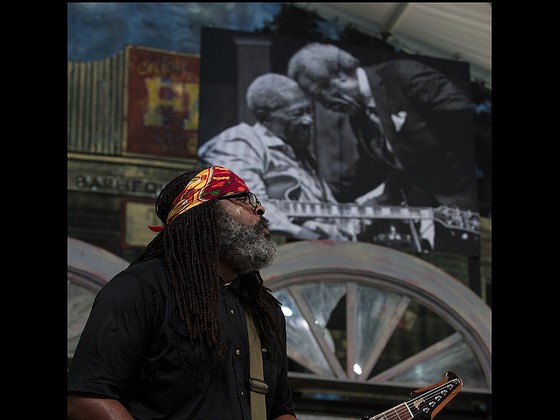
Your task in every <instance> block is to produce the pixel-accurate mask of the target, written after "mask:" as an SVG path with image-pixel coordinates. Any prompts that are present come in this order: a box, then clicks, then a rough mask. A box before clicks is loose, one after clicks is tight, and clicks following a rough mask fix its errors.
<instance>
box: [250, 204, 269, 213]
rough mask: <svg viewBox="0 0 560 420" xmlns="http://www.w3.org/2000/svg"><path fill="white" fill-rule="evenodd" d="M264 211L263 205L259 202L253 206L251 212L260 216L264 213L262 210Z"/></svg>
mask: <svg viewBox="0 0 560 420" xmlns="http://www.w3.org/2000/svg"><path fill="white" fill-rule="evenodd" d="M265 211H266V209H265V208H264V206H263V205H262V204H261V203H259V204H257V205H256V206H255V208H254V209H253V212H254V213H255V214H256V215H257V216H262V215H263V214H264V212H265Z"/></svg>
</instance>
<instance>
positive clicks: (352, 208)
mask: <svg viewBox="0 0 560 420" xmlns="http://www.w3.org/2000/svg"><path fill="white" fill-rule="evenodd" d="M269 202H270V203H271V204H273V205H275V206H276V207H277V208H279V209H280V210H282V211H283V212H284V213H286V214H287V215H288V216H290V217H302V218H334V219H337V218H338V219H399V220H422V219H424V220H433V221H436V222H439V223H441V224H443V225H444V226H446V227H448V228H452V229H461V230H465V231H469V232H472V233H479V232H480V217H479V214H478V213H477V212H473V211H470V210H459V209H456V208H451V207H445V206H441V207H436V208H432V207H402V206H381V205H368V206H360V205H358V204H352V203H311V202H302V201H284V200H272V199H271V200H269ZM265 205H266V203H265Z"/></svg>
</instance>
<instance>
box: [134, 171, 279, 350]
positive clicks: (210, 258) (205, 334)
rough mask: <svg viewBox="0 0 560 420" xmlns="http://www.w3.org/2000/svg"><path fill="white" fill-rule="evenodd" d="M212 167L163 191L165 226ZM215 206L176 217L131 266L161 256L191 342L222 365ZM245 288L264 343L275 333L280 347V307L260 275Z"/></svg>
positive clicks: (160, 207) (159, 208) (160, 208)
mask: <svg viewBox="0 0 560 420" xmlns="http://www.w3.org/2000/svg"><path fill="white" fill-rule="evenodd" d="M208 167H210V165H206V164H201V165H198V166H196V167H195V168H193V169H191V170H188V171H186V172H183V173H182V174H180V175H179V176H177V177H176V178H174V179H173V180H172V181H170V182H169V183H168V184H167V185H166V186H165V187H164V188H163V189H162V191H161V192H160V194H159V195H158V198H157V200H156V214H157V216H158V217H159V219H160V220H162V221H163V222H164V224H165V222H166V220H167V215H168V214H169V211H170V210H171V205H172V203H173V201H174V200H175V198H176V197H177V196H178V195H179V194H180V193H181V192H182V190H183V189H184V188H185V186H186V185H187V184H188V183H189V181H190V180H191V179H192V178H193V177H194V176H195V175H197V174H198V173H199V172H200V171H202V170H204V169H206V168H208ZM216 205H217V203H216V200H210V201H207V202H205V203H203V204H200V205H198V206H195V207H193V208H191V209H189V210H188V211H186V212H184V213H183V214H181V215H179V216H178V217H176V218H175V219H174V220H173V221H172V222H171V223H169V224H167V225H165V228H164V229H163V230H162V231H161V232H159V233H158V234H157V236H156V237H155V238H154V239H153V240H152V241H151V242H150V243H149V244H148V245H147V247H146V249H145V250H144V251H143V253H142V254H141V255H140V256H139V257H138V258H136V259H135V260H134V261H133V262H132V264H136V263H139V262H141V261H145V260H148V259H151V258H158V257H159V258H163V259H165V262H166V266H167V269H168V271H169V274H170V276H171V281H172V285H173V289H174V292H175V299H176V302H177V307H178V310H179V315H180V317H181V319H182V320H183V321H184V322H185V325H186V327H187V331H189V337H190V340H191V342H193V343H202V344H204V345H205V346H206V347H207V349H208V350H209V352H210V354H211V355H213V357H214V360H215V361H216V360H222V359H223V356H224V354H225V345H224V343H223V341H222V335H221V329H220V298H221V291H220V287H221V285H222V283H221V281H220V279H219V275H218V261H219V257H220V256H219V249H220V247H219V236H218V229H217V223H216ZM244 280H245V279H244ZM243 287H244V289H246V292H247V295H248V296H249V299H250V301H249V302H245V304H246V305H247V306H248V307H249V308H250V310H251V311H252V313H253V317H254V319H255V322H256V324H257V326H258V328H259V331H260V334H261V337H263V344H264V343H269V348H271V347H272V343H273V342H274V340H269V339H268V338H267V337H268V336H269V335H270V334H271V332H273V334H275V335H276V337H277V339H279V340H280V341H278V342H283V341H284V339H283V335H282V331H281V329H280V325H278V322H277V319H275V312H274V309H275V308H274V306H275V305H279V302H278V301H277V300H276V299H275V298H274V296H273V295H272V294H271V293H269V292H268V290H267V289H266V288H265V287H264V286H263V282H262V278H261V277H260V274H258V273H256V276H251V278H250V279H249V278H247V283H246V284H244V286H243ZM276 313H277V312H276ZM216 349H217V350H216ZM214 350H216V352H214Z"/></svg>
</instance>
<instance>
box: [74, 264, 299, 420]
mask: <svg viewBox="0 0 560 420" xmlns="http://www.w3.org/2000/svg"><path fill="white" fill-rule="evenodd" d="M239 281H240V280H239V278H238V279H236V280H235V281H234V282H233V283H232V284H231V285H230V286H224V287H222V298H223V299H222V303H223V305H221V310H220V321H221V324H222V336H223V340H224V343H225V345H226V355H225V358H224V361H223V362H222V363H221V365H220V366H217V367H215V366H214V367H212V366H211V364H210V359H209V355H208V353H207V351H206V350H205V348H204V346H203V345H193V344H192V343H191V342H190V340H189V336H188V331H187V328H186V325H185V324H184V322H183V321H182V320H181V319H180V317H179V315H178V311H177V307H176V303H175V299H174V294H173V290H172V286H171V281H170V279H169V276H168V274H167V270H166V269H165V264H164V262H163V260H160V259H154V260H149V261H146V262H144V263H141V264H137V265H134V266H131V267H129V268H127V269H126V270H124V271H123V272H122V273H120V274H118V275H116V276H115V277H114V278H113V279H112V280H110V281H109V282H108V283H107V284H106V285H105V286H104V287H103V288H102V289H101V290H100V291H99V293H98V294H97V296H96V298H95V301H94V304H93V306H92V311H91V314H90V317H89V319H88V322H87V323H86V326H85V327H84V330H83V332H82V335H81V338H80V342H79V344H78V346H77V348H76V352H75V353H74V357H73V360H72V363H71V365H70V368H69V372H68V391H69V392H84V393H90V394H94V395H98V396H103V397H108V398H114V399H117V400H119V401H121V402H122V403H123V404H124V405H125V406H126V407H127V408H128V409H129V410H130V412H131V414H132V416H133V417H134V418H135V419H146V420H148V419H149V420H155V419H177V420H178V419H185V420H186V419H189V420H191V419H192V420H195V419H200V420H221V419H223V420H250V418H251V415H250V406H249V398H250V387H249V381H248V378H249V348H248V342H247V329H246V323H245V315H244V310H243V306H242V304H241V301H240V299H239V297H240V292H239V290H238V284H239ZM278 319H279V322H281V323H282V326H283V328H284V329H283V330H284V331H285V320H284V317H283V315H282V312H281V310H280V307H278ZM285 342H286V341H285V337H284V342H283V343H278V348H277V349H275V351H272V352H271V351H264V352H263V353H262V354H263V371H264V379H265V382H266V383H267V385H268V387H269V390H268V394H267V395H266V408H267V415H268V418H269V419H274V418H275V417H277V416H280V415H282V414H293V405H292V398H291V391H290V387H289V385H288V379H287V355H286V352H285Z"/></svg>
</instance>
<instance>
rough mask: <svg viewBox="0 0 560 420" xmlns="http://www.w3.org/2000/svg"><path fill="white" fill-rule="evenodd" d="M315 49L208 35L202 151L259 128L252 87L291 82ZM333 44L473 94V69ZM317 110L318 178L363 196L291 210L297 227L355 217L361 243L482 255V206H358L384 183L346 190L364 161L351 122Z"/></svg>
mask: <svg viewBox="0 0 560 420" xmlns="http://www.w3.org/2000/svg"><path fill="white" fill-rule="evenodd" d="M310 42H314V41H310V40H308V39H299V38H287V37H279V36H271V35H262V34H254V33H246V32H239V31H230V30H223V29H215V28H203V29H202V36H201V52H200V96H199V105H200V108H199V109H200V115H199V130H198V146H199V147H200V146H201V145H202V144H204V143H205V142H206V141H208V140H209V139H211V138H212V137H214V136H216V135H218V134H219V133H220V132H222V131H223V130H225V129H227V128H229V127H232V126H235V125H237V124H239V123H240V122H245V123H247V124H249V125H252V124H254V123H255V118H254V116H253V115H252V114H251V112H250V111H249V110H248V109H247V104H246V102H245V93H246V90H247V87H248V86H249V84H250V83H251V82H252V81H253V80H254V79H255V78H256V77H258V76H260V75H262V74H264V73H267V72H274V73H280V74H284V75H286V74H287V64H288V61H289V59H290V57H291V56H292V55H293V54H294V53H295V52H296V51H297V50H299V49H300V48H301V47H302V46H304V45H305V44H308V43H310ZM331 44H333V45H337V46H339V47H341V48H342V49H344V50H346V51H348V52H350V53H351V54H352V55H354V56H355V57H357V58H358V59H359V60H360V62H361V65H362V66H364V67H365V66H369V65H375V64H379V63H383V62H386V61H390V60H393V59H400V58H406V59H412V60H415V61H418V62H421V63H424V64H427V65H428V66H430V67H432V68H434V69H436V70H439V71H440V72H442V73H443V74H444V75H446V76H447V77H448V78H449V79H450V80H452V81H453V82H454V83H455V84H456V85H457V86H458V87H459V88H460V89H461V90H463V91H464V92H466V93H467V94H468V95H470V91H471V86H470V81H469V67H468V64H466V63H461V62H458V61H451V60H444V59H436V58H431V57H425V56H418V55H410V54H406V55H405V54H399V53H396V52H394V51H392V50H390V49H371V48H369V49H364V48H360V47H355V46H351V45H346V44H343V43H339V42H331ZM313 109H314V113H315V131H314V142H313V145H312V148H311V152H312V153H313V154H314V155H315V157H316V159H317V163H318V173H319V175H320V176H321V177H322V178H323V179H325V180H326V181H327V182H328V183H329V185H330V187H331V189H332V191H333V193H334V194H335V196H336V197H337V198H340V197H352V192H353V191H352V189H354V188H355V189H356V191H355V193H356V194H354V197H353V198H351V199H339V201H341V204H340V205H338V206H337V207H338V208H336V209H333V208H332V206H312V205H310V206H299V207H298V208H296V207H295V206H293V205H292V206H290V205H287V206H286V207H285V211H286V212H287V213H288V215H289V216H290V217H293V218H297V219H298V220H303V219H305V218H307V219H318V218H321V217H325V216H327V215H328V216H329V217H340V218H341V219H348V218H350V217H351V218H352V220H353V222H354V223H355V225H357V226H359V228H358V231H359V233H358V235H357V236H356V238H355V240H359V241H363V242H372V243H377V244H380V245H385V246H389V247H394V248H400V249H410V250H414V251H417V252H431V251H438V252H445V253H456V254H462V255H467V256H479V255H480V218H479V214H478V203H477V202H473V203H471V204H470V205H469V206H468V208H457V207H445V206H438V207H412V206H407V205H402V204H401V205H398V206H381V205H361V204H360V200H357V201H356V199H355V197H357V196H358V195H360V196H362V193H363V191H371V192H370V197H375V196H376V195H379V194H380V193H381V191H382V188H383V184H381V185H379V183H378V182H376V183H372V185H367V183H368V180H367V179H364V180H361V181H360V184H358V183H354V184H348V183H347V181H346V180H347V175H348V173H349V171H350V170H351V168H352V165H353V164H354V163H355V162H356V160H357V159H358V151H357V139H356V137H355V135H354V134H353V132H352V130H351V129H350V125H349V121H348V117H347V116H346V115H344V114H341V113H337V112H332V111H329V110H326V109H325V108H323V107H322V106H321V105H320V104H318V103H314V104H313ZM419 112H420V111H419ZM446 124H448V122H447V121H441V126H442V128H443V129H444V128H445V126H446ZM454 124H457V122H456V121H455V122H454ZM458 124H459V127H454V130H455V132H457V133H459V134H458V135H460V136H462V138H461V139H459V140H460V141H459V142H458V144H461V150H459V151H457V152H459V153H460V155H461V156H462V159H464V160H465V161H464V162H462V163H464V164H465V165H467V166H470V167H471V168H472V182H473V183H475V184H476V182H475V153H474V127H473V119H472V117H469V116H467V117H465V119H464V120H461V121H459V123H458ZM211 163H214V162H211ZM215 164H219V162H216V163H215ZM427 175H429V174H427ZM449 176H453V174H449ZM250 187H251V186H250V185H249V188H250ZM266 204H267V203H266V202H265V203H264V205H265V207H266ZM288 204H289V203H288ZM292 204H293V203H292Z"/></svg>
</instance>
